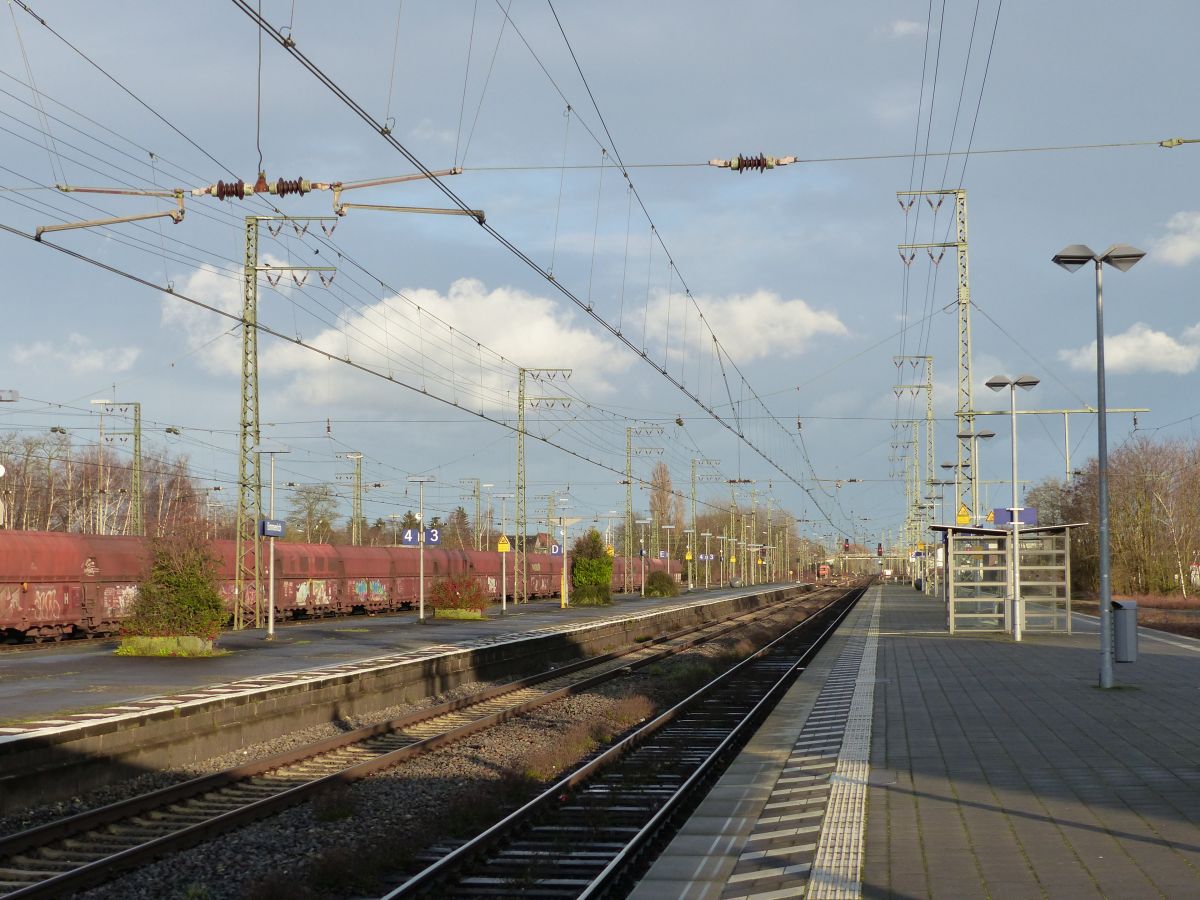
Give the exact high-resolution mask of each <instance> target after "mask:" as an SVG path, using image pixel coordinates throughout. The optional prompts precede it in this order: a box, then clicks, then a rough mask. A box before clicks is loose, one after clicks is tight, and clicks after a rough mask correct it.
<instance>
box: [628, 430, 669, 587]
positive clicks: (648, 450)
mask: <svg viewBox="0 0 1200 900" xmlns="http://www.w3.org/2000/svg"><path fill="white" fill-rule="evenodd" d="M662 433H663V427H662V426H661V425H629V426H626V428H625V477H624V479H622V482H621V483H622V484H624V485H625V583H624V587H625V593H629V591H630V590H632V588H633V585H632V583H631V582H632V578H633V571H632V569H633V565H632V563H633V525H634V521H633V457H634V454H635V453H636V454H637V455H638V456H649V455H651V454H659V455H661V454H662V452H663V449H662V447H636V448H635V447H634V446H633V436H634V435H635V434H636V435H638V436H639V437H642V436H646V435H651V434H653V435H659V434H662Z"/></svg>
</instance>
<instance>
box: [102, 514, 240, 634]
mask: <svg viewBox="0 0 1200 900" xmlns="http://www.w3.org/2000/svg"><path fill="white" fill-rule="evenodd" d="M149 549H150V557H149V560H148V561H147V563H146V567H145V569H144V570H143V572H142V575H141V579H140V581H139V583H138V595H137V599H136V600H134V602H133V607H132V609H131V612H130V615H129V617H128V618H126V619H125V621H124V622H123V623H122V625H121V633H122V634H124V635H131V636H137V637H173V636H181V635H186V636H190V637H198V638H204V639H205V640H209V641H211V640H214V639H215V638H216V636H217V633H218V632H219V631H220V630H221V626H222V625H224V624H225V623H226V621H228V619H229V613H228V612H226V610H225V606H224V604H223V603H222V601H221V592H220V589H219V587H218V578H217V560H216V557H215V556H214V555H213V552H212V549H211V547H210V546H209V544H208V541H206V540H204V538H202V537H200V536H199V534H198V533H197V532H194V531H190V530H188V529H180V530H179V531H178V532H177V533H174V534H171V535H166V536H163V537H156V538H151V539H150V548H149Z"/></svg>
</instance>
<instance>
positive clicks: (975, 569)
mask: <svg viewBox="0 0 1200 900" xmlns="http://www.w3.org/2000/svg"><path fill="white" fill-rule="evenodd" d="M1077 527H1079V526H1078V525H1045V526H1036V525H1035V526H1023V527H1022V528H1021V529H1020V532H1019V539H1020V543H1021V546H1020V548H1019V552H1020V567H1019V568H1020V573H1021V574H1020V579H1021V605H1022V607H1023V608H1024V621H1023V622H1022V626H1021V627H1022V629H1023V630H1024V631H1028V632H1052V631H1065V632H1067V633H1070V631H1071V537H1070V535H1071V532H1070V529H1072V528H1077ZM932 528H933V530H934V531H935V532H939V533H940V537H941V539H942V548H943V553H944V556H943V558H944V559H945V577H944V578H943V579H942V600H943V601H944V602H945V604H946V625H947V627H948V628H949V629H950V633H951V634H956V633H957V632H960V631H961V632H968V633H970V632H985V631H1011V630H1012V614H1013V611H1012V608H1011V607H1012V591H1011V589H1010V587H1009V581H1010V576H1011V574H1012V556H1011V553H1012V531H1011V530H1010V529H1008V528H977V527H974V526H967V525H934V526H932Z"/></svg>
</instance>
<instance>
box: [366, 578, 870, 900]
mask: <svg viewBox="0 0 1200 900" xmlns="http://www.w3.org/2000/svg"><path fill="white" fill-rule="evenodd" d="M864 591H865V588H859V589H855V590H853V591H851V592H850V593H849V594H848V595H847V596H846V598H845V599H844V600H842V601H839V602H838V603H836V604H833V605H832V606H831V607H829V608H828V609H827V611H828V613H829V615H828V616H824V617H822V619H821V620H820V621H814V619H815V617H814V619H808V620H806V621H805V622H802V623H801V624H799V625H797V626H796V627H794V628H792V629H791V630H790V631H788V632H787V633H786V634H784V635H783V636H782V637H780V638H777V639H776V640H775V641H773V642H771V643H770V644H768V645H767V646H766V647H764V648H763V649H761V650H760V651H758V652H757V653H756V654H754V655H753V656H751V657H749V658H748V659H746V660H745V661H743V662H742V663H739V664H738V665H737V666H735V667H733V668H732V669H730V670H729V671H728V672H726V673H725V674H723V675H720V676H718V677H717V678H715V679H714V680H713V681H711V682H710V683H709V684H708V685H705V686H704V687H703V688H701V689H700V690H698V691H696V692H695V693H694V694H692V695H691V696H690V697H688V698H687V699H686V700H684V701H683V702H682V703H680V704H678V705H677V706H675V707H673V708H672V709H670V710H667V711H666V712H664V713H663V714H662V715H660V716H658V717H656V718H655V719H654V720H652V721H651V722H649V723H647V724H646V725H644V726H643V727H641V728H639V729H638V730H637V731H636V732H634V733H633V734H630V735H629V736H628V737H626V738H625V739H623V740H622V741H620V742H619V743H617V744H615V745H613V746H612V747H610V748H609V749H608V750H606V751H604V752H603V753H601V754H600V755H599V756H597V757H596V758H594V759H592V760H591V761H589V762H587V763H585V764H584V765H583V766H581V767H580V768H578V769H576V770H575V771H574V772H572V773H571V774H570V775H568V776H566V777H564V778H563V779H562V780H560V781H559V782H558V783H556V784H555V785H553V786H552V787H550V788H549V789H547V790H546V791H545V792H544V793H542V794H541V795H540V796H538V797H536V798H535V799H533V800H531V801H530V802H529V803H527V804H526V805H525V806H524V807H522V808H521V809H519V810H517V811H516V812H514V813H512V814H511V815H510V816H508V817H507V818H506V819H504V820H503V821H501V822H500V823H498V824H497V825H495V826H493V827H492V828H491V829H489V830H487V831H485V832H484V833H482V834H480V835H479V836H477V837H476V838H474V839H472V840H470V841H468V842H467V843H465V844H462V845H460V846H458V847H456V848H453V849H444V851H443V853H442V855H435V854H430V855H428V856H427V857H426V859H427V861H428V863H429V864H428V865H427V866H426V868H424V869H423V870H421V871H420V872H418V873H417V874H415V875H413V876H412V877H411V878H410V879H409V880H408V881H406V882H405V883H404V884H402V885H401V886H400V887H398V888H396V890H394V891H392V892H391V893H389V894H387V895H386V897H385V898H384V900H399V898H407V897H439V898H441V897H464V898H465V897H471V898H479V897H511V896H514V895H522V896H528V897H537V898H563V900H567V898H571V900H574V898H582V897H586V898H593V897H607V896H624V895H625V893H627V891H628V890H629V888H631V887H632V885H633V884H634V883H635V882H636V879H637V878H638V877H640V875H641V874H642V872H643V871H644V869H645V868H646V867H648V866H649V864H650V862H652V861H653V858H654V857H655V856H656V855H657V853H658V852H659V850H660V849H661V847H662V846H663V845H665V843H666V841H667V840H669V839H670V837H671V836H672V835H673V834H674V831H675V829H676V827H677V825H678V824H679V823H681V822H682V820H683V819H684V818H685V817H686V816H687V815H688V814H689V813H690V811H691V809H692V808H693V807H694V806H695V804H696V803H698V802H699V800H700V799H701V798H702V796H703V794H704V793H705V792H706V791H707V788H708V786H710V785H711V784H712V783H713V782H714V781H715V780H716V778H718V777H719V776H720V774H721V772H722V771H724V769H725V767H726V765H727V763H728V762H729V761H730V760H731V759H732V758H733V757H734V756H735V755H736V753H737V752H738V750H739V749H740V748H741V747H742V746H743V745H744V743H745V742H746V741H747V740H749V738H750V736H751V735H752V734H753V732H754V730H755V729H756V728H757V727H758V725H759V724H760V723H761V722H762V720H763V719H764V718H765V717H766V715H767V713H769V712H770V710H771V709H772V708H773V707H774V705H775V703H776V702H777V701H778V699H779V698H780V697H782V696H783V694H784V692H785V691H786V690H787V688H788V687H789V686H790V685H791V684H792V682H793V681H794V680H795V679H796V678H797V677H798V676H799V674H800V672H801V671H803V668H804V667H805V666H806V665H807V663H808V660H809V659H810V658H811V657H812V655H813V654H815V652H816V651H817V650H818V649H819V648H820V646H821V645H822V644H823V643H824V642H825V640H826V639H827V638H828V637H829V635H830V634H832V633H833V631H834V630H835V629H836V627H837V625H838V624H840V622H841V620H842V618H844V617H845V615H846V614H847V613H848V612H849V611H850V609H851V608H852V607H853V605H854V603H856V602H857V600H858V598H859V597H860V596H861V595H862V593H863V592H864ZM814 626H815V627H814Z"/></svg>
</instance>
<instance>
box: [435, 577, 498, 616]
mask: <svg viewBox="0 0 1200 900" xmlns="http://www.w3.org/2000/svg"><path fill="white" fill-rule="evenodd" d="M490 603H491V600H489V599H488V597H487V595H485V594H484V593H483V588H481V587H480V586H479V582H478V581H477V580H476V579H474V578H471V577H470V576H468V575H461V576H457V577H455V576H448V577H446V578H442V579H440V580H439V581H437V582H436V583H435V584H434V585H433V589H432V590H431V591H430V595H429V604H430V606H432V607H433V608H434V610H450V609H461V610H468V609H469V610H475V611H477V612H483V611H484V610H485V609H487V608H488V605H489V604H490Z"/></svg>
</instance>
